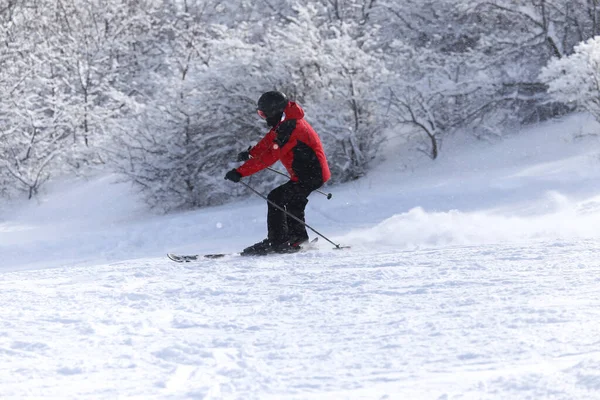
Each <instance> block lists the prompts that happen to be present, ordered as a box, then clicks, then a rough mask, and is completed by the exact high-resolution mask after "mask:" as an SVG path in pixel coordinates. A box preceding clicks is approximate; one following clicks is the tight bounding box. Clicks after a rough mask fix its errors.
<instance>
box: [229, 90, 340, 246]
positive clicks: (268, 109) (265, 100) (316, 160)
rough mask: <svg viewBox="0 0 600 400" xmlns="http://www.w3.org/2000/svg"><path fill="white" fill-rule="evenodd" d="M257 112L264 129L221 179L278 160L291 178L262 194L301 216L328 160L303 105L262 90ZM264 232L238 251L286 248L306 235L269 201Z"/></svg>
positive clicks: (251, 171) (245, 173)
mask: <svg viewBox="0 0 600 400" xmlns="http://www.w3.org/2000/svg"><path fill="white" fill-rule="evenodd" d="M257 112H258V115H259V116H260V117H261V118H263V119H265V120H266V122H267V125H268V126H269V127H270V130H269V132H268V133H267V134H266V135H265V137H263V138H262V139H261V140H260V141H259V142H258V143H257V144H256V146H254V147H251V148H249V149H248V150H247V151H242V152H241V153H239V154H238V161H245V163H244V164H243V165H241V166H240V167H239V168H237V169H232V170H231V171H229V172H227V174H226V175H225V179H228V180H230V181H232V182H239V181H240V179H241V178H242V177H246V176H249V175H252V174H255V173H257V172H258V171H261V170H263V169H265V168H267V167H270V166H271V165H273V164H274V163H275V162H276V161H278V160H280V161H281V163H282V164H283V166H284V167H285V168H286V169H287V171H288V173H289V175H290V180H289V182H286V183H284V184H283V185H281V186H279V187H277V188H275V189H273V190H272V191H271V192H270V193H269V195H268V196H267V198H268V199H269V200H270V201H271V202H273V203H274V204H277V205H279V206H280V207H282V208H283V209H285V210H286V211H287V212H288V213H290V214H291V215H294V216H295V217H297V218H298V219H300V220H301V221H304V209H305V208H306V204H307V203H308V195H309V194H310V193H311V192H312V191H313V190H316V189H318V188H320V187H321V186H322V185H323V184H324V183H325V182H327V180H329V178H330V177H331V173H330V172H329V166H328V165H327V159H326V157H325V152H324V151H323V146H322V144H321V140H320V139H319V136H318V135H317V133H316V132H315V131H314V129H313V128H312V127H311V126H310V125H309V123H308V122H306V120H305V119H304V110H302V108H301V107H300V106H299V105H298V104H297V103H295V102H293V101H289V100H288V98H287V96H286V95H285V94H283V93H281V92H278V91H270V92H266V93H263V95H262V96H260V98H259V99H258V109H257ZM267 231H268V235H267V238H266V239H264V240H263V241H261V242H258V243H256V244H254V245H252V246H250V247H247V248H246V249H244V251H243V252H242V254H243V255H253V254H256V255H260V254H267V253H272V252H275V253H288V252H294V251H297V250H299V249H300V245H301V244H302V243H304V242H306V241H307V240H308V233H307V232H306V227H305V226H304V224H301V223H300V222H298V221H296V220H294V219H293V218H288V217H287V215H286V214H285V213H284V212H283V211H281V210H279V209H278V208H276V207H274V206H273V205H272V204H271V203H269V204H268V211H267Z"/></svg>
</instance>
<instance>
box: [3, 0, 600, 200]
mask: <svg viewBox="0 0 600 400" xmlns="http://www.w3.org/2000/svg"><path fill="white" fill-rule="evenodd" d="M599 34H600V4H599V1H598V0H560V1H544V0H492V1H482V0H463V1H448V0H437V1H428V0H405V1H397V0H394V1H381V0H313V1H308V2H303V3H302V4H299V2H296V1H289V0H256V1H247V0H227V1H217V0H179V1H176V0H0V47H1V49H2V50H1V51H0V197H5V198H19V197H22V198H24V199H27V198H32V197H34V196H36V195H39V194H41V193H43V191H42V192H41V191H40V189H41V188H43V186H44V184H45V183H47V182H49V181H50V180H52V179H56V178H60V177H64V176H69V175H80V176H86V175H88V174H93V173H98V172H99V171H101V172H110V173H115V172H116V173H119V174H120V175H121V176H123V179H127V180H130V181H131V182H133V183H134V184H135V185H136V186H137V187H138V188H139V189H140V190H141V192H142V193H143V196H144V198H145V200H146V201H147V203H148V204H149V205H150V206H151V207H153V208H155V209H156V210H158V211H161V212H167V211H172V210H182V209H190V208H195V207H201V206H206V205H214V204H220V203H223V202H225V201H227V200H228V199H229V198H231V197H232V196H240V195H245V194H246V192H245V191H244V189H243V188H241V187H239V185H238V186H234V185H231V184H228V183H227V182H226V181H225V180H224V179H223V176H224V173H225V172H226V171H227V170H228V169H229V168H230V167H231V162H232V161H235V158H236V155H237V153H238V152H239V151H242V150H244V149H246V148H247V147H248V146H249V145H250V144H253V143H256V141H257V140H258V139H259V138H260V137H261V136H262V135H263V134H264V133H265V132H266V126H265V125H264V122H263V121H262V120H260V118H258V117H257V115H256V100H257V98H258V97H259V96H260V94H261V93H262V92H264V91H267V90H272V89H277V90H281V91H283V92H285V93H286V94H288V96H289V97H290V98H292V99H294V100H296V101H298V102H299V103H300V104H301V105H302V107H303V108H304V109H305V111H306V113H307V119H308V120H309V122H310V123H311V124H312V125H313V126H314V127H315V129H316V130H317V132H319V134H320V136H321V138H322V140H323V142H324V145H325V147H326V152H327V155H328V158H329V162H330V167H331V170H332V174H333V178H332V182H334V183H335V182H344V181H348V180H353V179H357V178H359V177H361V176H363V175H364V174H366V173H367V171H368V169H369V166H370V165H371V164H372V163H373V162H374V161H375V160H377V159H378V158H379V157H381V155H380V154H381V149H382V146H385V143H386V141H387V140H390V139H394V140H395V141H397V142H401V143H404V146H405V147H406V148H407V149H411V150H413V151H415V152H421V153H424V154H426V155H427V156H428V157H430V158H431V159H432V160H435V159H436V158H437V156H438V154H439V152H440V151H443V150H442V148H441V144H442V143H443V140H444V138H445V137H446V136H448V135H451V134H452V133H453V132H455V131H456V130H462V131H466V132H468V133H470V134H472V135H474V136H476V137H478V138H486V137H489V136H491V135H493V136H501V135H503V134H504V133H506V132H509V131H514V130H515V129H516V128H518V127H519V126H521V125H523V124H531V123H536V122H539V121H542V120H546V119H549V118H552V117H555V116H559V115H563V114H565V113H568V112H572V111H574V110H577V109H584V110H588V111H590V112H591V113H592V114H594V115H596V116H597V117H600V111H599V110H600V86H599V82H600V76H599V75H600V72H599V71H600V68H599V67H600V40H598V39H597V38H596V37H597V36H598V35H599ZM278 179H281V177H278V176H277V175H276V174H272V173H271V174H268V173H263V174H258V175H257V176H254V177H252V184H253V185H254V186H256V187H257V188H265V187H267V186H268V185H271V184H272V183H273V181H274V180H278Z"/></svg>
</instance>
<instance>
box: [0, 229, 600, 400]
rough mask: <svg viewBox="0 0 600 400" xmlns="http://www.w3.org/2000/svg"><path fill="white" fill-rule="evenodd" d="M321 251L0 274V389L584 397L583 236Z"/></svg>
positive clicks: (234, 395)
mask: <svg viewBox="0 0 600 400" xmlns="http://www.w3.org/2000/svg"><path fill="white" fill-rule="evenodd" d="M321 248H322V250H320V251H314V252H307V253H302V254H294V255H287V256H273V257H267V258H256V259H248V258H240V257H229V258H225V259H219V260H201V261H198V262H194V263H187V264H176V263H172V262H169V261H168V260H167V259H166V258H165V259H162V258H153V259H139V260H130V261H123V262H118V263H113V264H108V265H99V266H95V267H63V268H51V269H42V270H36V271H20V272H7V273H3V274H0V305H1V309H0V310H1V315H2V319H1V320H0V357H1V358H2V360H3V362H2V363H0V398H2V399H11V398H42V397H43V398H60V399H77V398H84V397H85V398H89V397H93V398H140V399H155V398H161V399H163V398H164V399H217V398H228V399H323V398H327V399H349V398H352V399H498V398H510V399H542V398H543V399H547V398H551V399H594V398H600V290H598V288H599V287H600V243H598V242H597V241H593V240H581V241H554V242H539V243H527V244H523V245H519V244H503V245H500V244H497V245H486V246H476V247H475V246H471V247H470V246H462V247H461V246H455V247H446V248H437V249H426V250H416V251H400V252H391V251H385V252H384V251H381V250H380V251H376V250H372V251H370V252H367V251H365V252H363V251H357V250H349V251H341V252H337V251H336V252H334V251H329V250H328V249H327V246H323V245H321ZM596 260H598V261H596Z"/></svg>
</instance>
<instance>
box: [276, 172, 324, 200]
mask: <svg viewBox="0 0 600 400" xmlns="http://www.w3.org/2000/svg"><path fill="white" fill-rule="evenodd" d="M267 169H268V170H269V171H273V172H275V173H276V174H279V175H283V176H285V177H286V178H288V179H289V176H287V175H286V174H284V173H283V172H279V171H277V170H276V169H273V168H271V167H267ZM315 192H319V193H321V194H322V195H323V196H325V197H327V200H329V199H331V196H333V195H332V194H331V193H325V192H322V191H320V190H319V189H316V190H315Z"/></svg>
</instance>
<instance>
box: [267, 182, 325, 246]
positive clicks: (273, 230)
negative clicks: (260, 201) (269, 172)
mask: <svg viewBox="0 0 600 400" xmlns="http://www.w3.org/2000/svg"><path fill="white" fill-rule="evenodd" d="M320 186H321V184H319V185H315V184H306V183H303V182H293V181H289V182H287V183H284V184H283V185H281V186H279V187H276V188H275V189H273V190H272V191H271V192H270V193H269V195H268V196H267V198H268V199H269V200H270V201H271V202H273V203H275V204H277V205H278V206H279V207H281V208H283V209H285V210H286V211H287V212H288V213H290V214H292V215H293V216H295V217H296V218H298V219H299V220H300V221H302V222H304V209H305V208H306V204H308V195H309V194H310V193H311V192H312V191H313V190H316V189H318V188H319V187H320ZM268 206H269V209H268V212H267V229H268V232H269V233H268V239H269V241H270V242H271V243H275V244H280V243H283V242H285V241H287V240H307V239H308V233H307V232H306V227H305V226H304V224H302V223H300V222H298V221H296V220H295V219H294V218H291V217H288V216H287V215H286V214H285V213H284V212H283V211H281V210H280V209H278V208H277V207H274V206H273V205H272V204H271V203H269V204H268Z"/></svg>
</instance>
